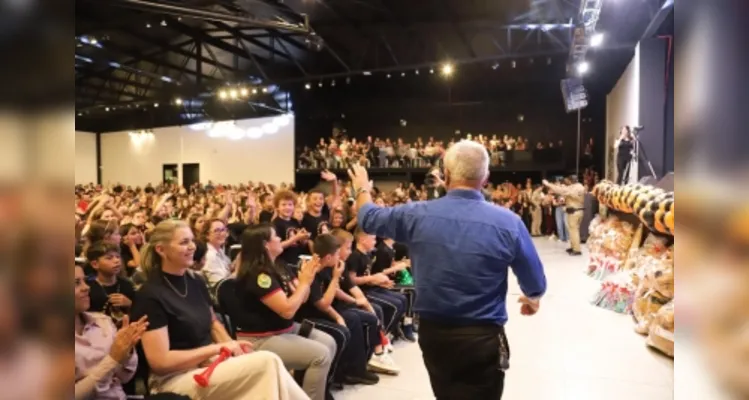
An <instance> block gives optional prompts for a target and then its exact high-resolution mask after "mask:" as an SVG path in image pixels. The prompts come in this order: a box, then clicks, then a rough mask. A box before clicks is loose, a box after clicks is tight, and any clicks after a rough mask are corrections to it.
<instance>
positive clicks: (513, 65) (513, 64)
mask: <svg viewBox="0 0 749 400" xmlns="http://www.w3.org/2000/svg"><path fill="white" fill-rule="evenodd" d="M517 66H518V63H517V62H516V61H515V60H512V68H515V67H517Z"/></svg>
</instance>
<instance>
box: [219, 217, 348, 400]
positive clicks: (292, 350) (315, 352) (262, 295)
mask: <svg viewBox="0 0 749 400" xmlns="http://www.w3.org/2000/svg"><path fill="white" fill-rule="evenodd" d="M282 251H283V249H282V248H281V238H279V237H278V235H276V232H275V230H274V229H273V228H272V227H271V226H270V225H266V224H263V225H258V226H255V227H252V228H249V229H247V230H245V232H244V233H243V234H242V253H241V256H240V259H241V260H242V261H241V263H240V265H239V269H238V271H237V272H236V274H235V276H236V278H232V279H227V280H224V281H222V282H220V283H219V285H218V289H217V297H218V303H219V305H220V307H221V309H222V310H223V311H224V312H226V313H227V314H228V316H229V318H231V321H232V322H233V323H234V324H235V325H236V328H237V331H238V332H237V337H240V338H243V339H246V340H248V341H250V342H251V343H252V344H253V348H254V349H255V350H266V351H270V352H273V353H275V354H277V355H278V356H279V357H280V358H281V360H282V361H283V363H284V365H285V366H286V367H287V368H290V369H293V370H297V371H305V373H304V380H303V382H302V388H303V389H304V391H305V393H307V395H309V396H310V398H311V399H312V400H325V399H330V398H331V396H330V395H327V396H326V389H325V387H326V382H327V381H328V372H329V370H330V369H331V364H332V362H333V360H334V357H335V355H336V348H337V347H336V342H335V340H334V339H333V338H332V337H331V336H330V335H328V334H327V333H324V332H323V331H320V330H318V329H313V330H312V331H311V332H309V334H308V337H302V336H299V333H300V329H301V325H300V324H299V323H295V322H294V320H293V317H294V315H295V314H296V312H297V311H298V310H299V308H300V307H301V305H302V304H303V303H304V302H305V299H306V298H307V297H308V296H310V285H311V284H312V281H313V280H314V277H315V274H316V273H317V270H318V268H319V267H320V263H319V262H317V260H315V261H307V262H305V263H303V264H302V267H301V269H300V273H299V277H297V276H296V274H295V273H294V271H293V270H292V269H291V268H290V267H289V266H288V265H287V264H285V263H283V262H281V263H279V262H277V258H278V256H279V255H280V254H281V252H282Z"/></svg>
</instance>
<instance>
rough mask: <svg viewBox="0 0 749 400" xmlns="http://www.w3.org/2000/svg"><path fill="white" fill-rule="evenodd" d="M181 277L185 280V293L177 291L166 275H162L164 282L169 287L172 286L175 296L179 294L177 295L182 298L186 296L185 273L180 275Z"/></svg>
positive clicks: (187, 288)
mask: <svg viewBox="0 0 749 400" xmlns="http://www.w3.org/2000/svg"><path fill="white" fill-rule="evenodd" d="M182 279H183V280H184V282H185V294H182V293H180V292H179V291H177V288H175V287H174V285H172V283H171V282H169V279H167V277H166V276H164V280H165V281H166V284H167V285H169V287H170V288H172V290H173V291H174V293H176V294H177V296H179V297H181V298H183V299H184V298H185V297H187V293H188V290H189V287H188V286H187V277H186V276H185V275H182Z"/></svg>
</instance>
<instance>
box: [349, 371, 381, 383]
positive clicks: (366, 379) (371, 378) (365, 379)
mask: <svg viewBox="0 0 749 400" xmlns="http://www.w3.org/2000/svg"><path fill="white" fill-rule="evenodd" d="M379 381H380V377H379V376H377V374H375V373H374V372H370V371H365V372H364V373H362V374H357V375H346V377H344V378H343V383H345V384H347V385H375V384H377V383H378V382H379Z"/></svg>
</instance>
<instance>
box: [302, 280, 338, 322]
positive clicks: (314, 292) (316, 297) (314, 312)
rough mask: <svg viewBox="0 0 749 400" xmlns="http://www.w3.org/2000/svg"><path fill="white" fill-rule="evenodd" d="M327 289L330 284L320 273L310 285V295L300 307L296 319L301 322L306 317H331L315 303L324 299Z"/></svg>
mask: <svg viewBox="0 0 749 400" xmlns="http://www.w3.org/2000/svg"><path fill="white" fill-rule="evenodd" d="M327 289H328V284H327V283H326V282H325V279H324V278H323V277H322V276H321V275H320V273H318V274H317V275H315V279H314V280H313V281H312V284H311V285H310V290H309V297H308V298H307V301H306V302H304V304H302V306H301V307H300V308H299V311H297V313H296V315H295V316H294V319H295V320H297V321H299V322H301V321H302V320H304V319H306V318H320V319H330V317H329V316H328V315H327V314H325V313H324V312H322V311H320V310H318V309H317V307H316V306H315V303H317V302H318V301H320V300H321V299H322V297H323V295H324V294H325V291H326V290H327Z"/></svg>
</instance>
